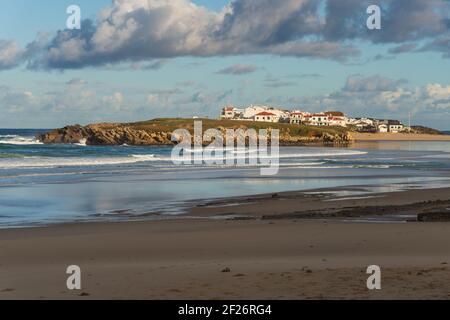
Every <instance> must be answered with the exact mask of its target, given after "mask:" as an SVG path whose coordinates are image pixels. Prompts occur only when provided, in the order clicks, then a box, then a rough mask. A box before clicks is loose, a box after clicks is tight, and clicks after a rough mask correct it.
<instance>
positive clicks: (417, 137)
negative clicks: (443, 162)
mask: <svg viewBox="0 0 450 320" xmlns="http://www.w3.org/2000/svg"><path fill="white" fill-rule="evenodd" d="M351 136H352V138H353V139H354V140H355V141H377V140H379V141H450V135H434V134H408V133H357V132H352V133H351Z"/></svg>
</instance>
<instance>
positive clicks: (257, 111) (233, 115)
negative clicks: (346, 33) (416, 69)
mask: <svg viewBox="0 0 450 320" xmlns="http://www.w3.org/2000/svg"><path fill="white" fill-rule="evenodd" d="M220 118H221V119H227V120H236V121H239V120H240V121H256V122H272V123H291V124H299V125H300V124H305V125H311V126H335V127H349V126H352V127H354V128H355V129H356V130H357V131H361V132H392V133H398V132H401V131H404V130H405V126H404V125H403V124H402V123H400V121H397V120H379V119H372V118H349V117H347V116H346V115H345V114H344V113H342V112H340V111H327V112H321V113H309V112H304V111H299V110H295V111H289V110H284V109H281V108H274V107H269V106H253V105H252V106H250V107H248V108H245V109H238V108H235V107H233V106H226V107H224V108H223V109H222V114H221V117H220Z"/></svg>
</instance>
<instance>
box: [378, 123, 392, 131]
mask: <svg viewBox="0 0 450 320" xmlns="http://www.w3.org/2000/svg"><path fill="white" fill-rule="evenodd" d="M378 132H381V133H386V132H389V127H388V125H387V124H384V123H382V124H379V125H378Z"/></svg>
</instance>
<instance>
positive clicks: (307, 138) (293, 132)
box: [37, 118, 449, 146]
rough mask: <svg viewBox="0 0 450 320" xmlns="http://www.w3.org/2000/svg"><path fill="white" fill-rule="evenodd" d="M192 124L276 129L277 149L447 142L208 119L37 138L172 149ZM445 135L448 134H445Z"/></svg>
mask: <svg viewBox="0 0 450 320" xmlns="http://www.w3.org/2000/svg"><path fill="white" fill-rule="evenodd" d="M194 121H202V126H203V132H205V131H206V130H208V129H211V128H216V129H219V130H220V131H221V132H222V133H223V135H225V131H226V129H235V130H236V129H244V130H245V129H255V130H260V129H278V130H280V145H285V146H288V145H306V144H321V143H322V144H323V143H325V144H326V143H337V144H339V143H348V142H351V141H354V140H377V139H378V140H409V139H410V140H417V139H418V140H447V136H444V135H443V133H442V132H440V131H438V130H435V129H431V128H426V127H423V126H413V127H412V129H413V132H412V133H411V134H409V133H396V134H394V133H386V134H382V133H374V134H364V133H356V132H354V131H353V130H352V128H344V127H329V126H320V127H318V126H310V125H299V124H289V123H268V122H255V121H238V122H237V121H233V120H212V119H181V118H164V119H153V120H148V121H141V122H134V123H98V124H90V125H87V126H81V125H71V126H66V127H64V128H60V129H55V130H51V131H49V132H47V133H43V134H40V135H38V136H37V139H38V140H39V141H42V142H43V143H46V144H60V143H83V144H86V145H98V146H102V145H104V146H107V145H134V146H154V145H173V144H174V143H173V142H172V132H173V131H175V130H176V129H187V130H189V131H190V132H191V133H193V129H194ZM447 134H449V132H447Z"/></svg>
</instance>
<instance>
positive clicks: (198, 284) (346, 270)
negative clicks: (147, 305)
mask: <svg viewBox="0 0 450 320" xmlns="http://www.w3.org/2000/svg"><path fill="white" fill-rule="evenodd" d="M449 243H450V224H449V223H430V224H420V223H403V224H402V223H399V224H345V223H324V222H320V221H317V222H311V221H297V222H295V221H293V220H281V221H275V222H269V221H260V220H253V221H209V220H208V221H205V220H178V221H162V222H131V223H93V224H74V225H63V226H54V227H49V228H39V229H21V230H2V231H0V248H1V249H0V299H13V298H41V299H45V298H56V299H72V298H79V299H99V298H112V299H124V298H136V299H176V298H183V299H184V298H187V299H250V298H252V299H255V298H257V299H307V298H332V299H339V298H344V299H354V298H363V299H375V298H386V299H391V298H406V299H419V298H427V299H428V298H438V299H448V298H450V296H449V294H450V268H449V266H448V265H447V264H446V263H450V250H449ZM72 264H77V265H79V266H80V267H81V268H82V272H83V273H82V277H83V283H82V284H83V289H82V291H81V292H80V291H78V292H69V291H68V290H67V289H66V287H65V281H66V274H65V269H66V267H67V266H68V265H72ZM372 264H378V265H379V266H380V267H382V270H383V274H382V287H383V290H381V291H379V292H369V291H368V290H367V289H366V279H367V275H366V274H365V271H366V268H367V266H368V265H372ZM226 267H228V268H230V269H231V272H227V273H224V272H221V271H222V270H223V269H224V268H226ZM81 293H84V296H80V294H81Z"/></svg>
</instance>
